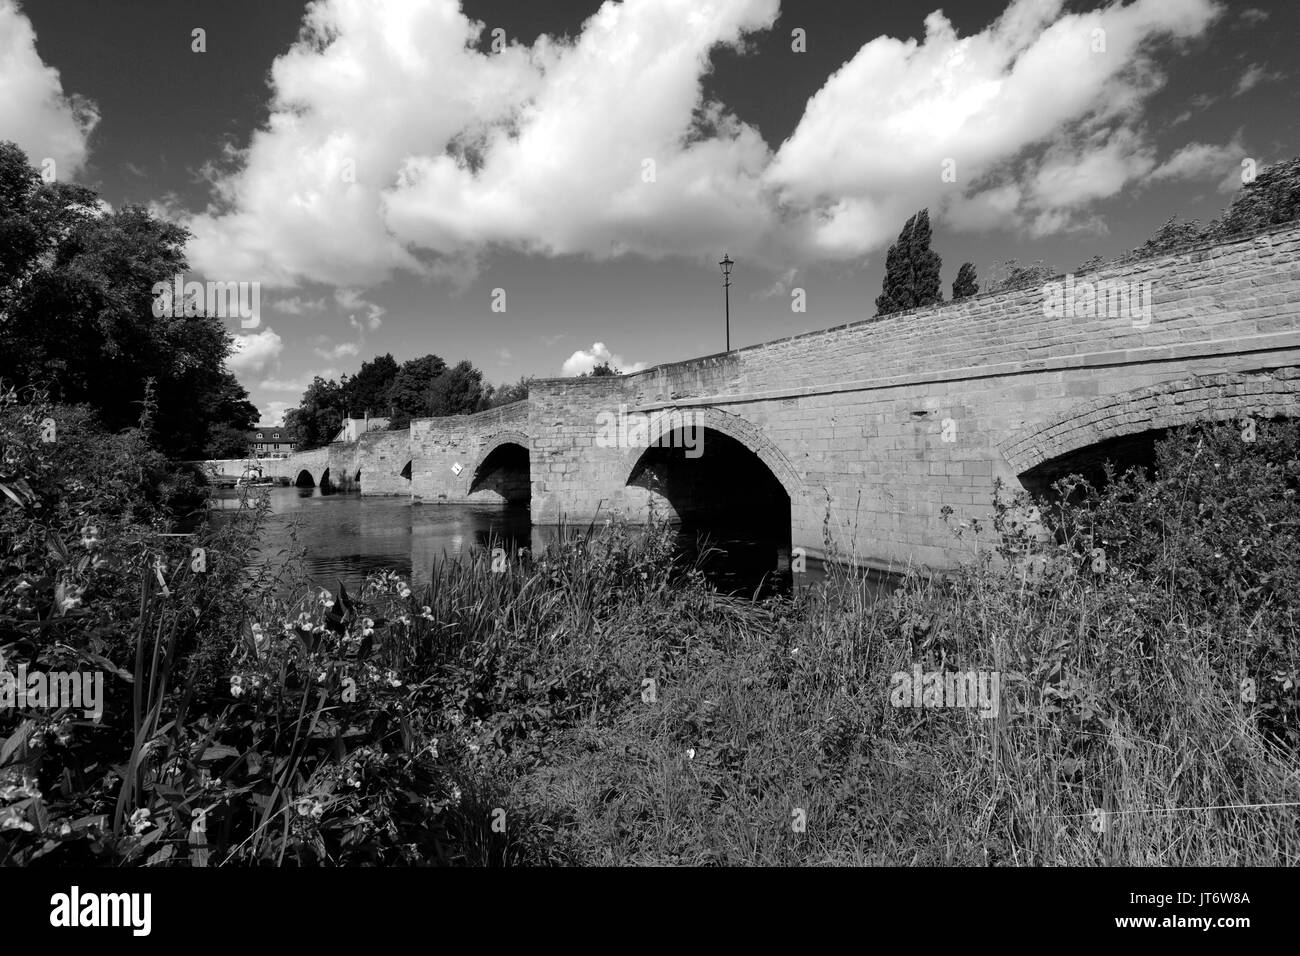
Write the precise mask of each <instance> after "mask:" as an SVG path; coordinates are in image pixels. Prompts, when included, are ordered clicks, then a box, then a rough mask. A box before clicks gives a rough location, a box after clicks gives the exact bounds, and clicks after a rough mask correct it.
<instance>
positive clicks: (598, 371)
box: [578, 359, 623, 378]
mask: <svg viewBox="0 0 1300 956" xmlns="http://www.w3.org/2000/svg"><path fill="white" fill-rule="evenodd" d="M622 374H623V373H622V372H620V371H619V370H618V369H616V368H615V367H614V366H612V365H610V364H609V360H608V359H606V360H605V361H604V362H601V363H600V364H599V365H597V366H595V367H594V368H592V370H591V371H590V372H583V373H582V374H581V375H580V376H578V377H579V378H586V377H587V376H591V377H592V378H601V377H603V376H605V375H622Z"/></svg>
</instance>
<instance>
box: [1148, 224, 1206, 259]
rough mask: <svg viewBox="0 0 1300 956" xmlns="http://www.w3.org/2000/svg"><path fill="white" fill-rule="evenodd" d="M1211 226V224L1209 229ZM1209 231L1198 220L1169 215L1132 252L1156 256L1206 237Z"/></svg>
mask: <svg viewBox="0 0 1300 956" xmlns="http://www.w3.org/2000/svg"><path fill="white" fill-rule="evenodd" d="M1213 228H1214V227H1213V225H1211V227H1210V229H1213ZM1209 231H1210V230H1208V229H1203V228H1201V223H1200V220H1197V219H1192V220H1179V218H1178V217H1177V216H1170V217H1169V218H1168V219H1167V220H1165V224H1164V225H1163V226H1161V227H1160V228H1159V229H1158V230H1156V234H1155V235H1154V236H1152V237H1151V238H1150V239H1148V240H1147V241H1146V242H1144V243H1142V245H1140V246H1138V247H1137V248H1136V249H1134V250H1133V254H1134V255H1136V256H1138V257H1141V258H1145V257H1146V256H1158V255H1160V254H1161V253H1163V252H1169V251H1170V250H1171V249H1177V248H1179V247H1180V246H1185V245H1188V244H1190V243H1193V242H1199V241H1201V240H1202V239H1205V238H1207V234H1208V233H1209Z"/></svg>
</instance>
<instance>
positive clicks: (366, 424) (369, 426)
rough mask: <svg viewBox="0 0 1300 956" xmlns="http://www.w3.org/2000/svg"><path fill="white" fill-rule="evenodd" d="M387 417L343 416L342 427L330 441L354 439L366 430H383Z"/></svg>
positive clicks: (386, 423) (386, 424)
mask: <svg viewBox="0 0 1300 956" xmlns="http://www.w3.org/2000/svg"><path fill="white" fill-rule="evenodd" d="M388 422H389V419H387V418H371V417H370V416H369V415H367V416H366V417H365V418H345V419H343V427H342V428H340V429H339V430H338V433H337V434H336V435H335V436H334V437H333V438H331V439H330V441H356V440H357V439H358V438H360V437H361V436H362V435H364V434H365V433H366V432H373V431H383V430H384V429H385V428H387V427H388Z"/></svg>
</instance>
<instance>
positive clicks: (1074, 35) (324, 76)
mask: <svg viewBox="0 0 1300 956" xmlns="http://www.w3.org/2000/svg"><path fill="white" fill-rule="evenodd" d="M1222 9H1223V8H1222V6H1221V5H1220V4H1218V3H1217V2H1216V0H1133V2H1130V3H1128V4H1119V3H1115V4H1112V5H1110V6H1107V7H1104V8H1102V9H1098V10H1093V11H1090V12H1084V13H1070V12H1066V10H1065V2H1064V0H1011V2H1010V4H1009V5H1008V7H1007V9H1006V10H1005V12H1004V13H1003V14H1002V16H1001V17H1000V18H999V19H998V20H997V21H995V22H994V23H993V24H992V25H990V26H989V27H988V28H987V29H985V30H983V31H982V32H980V33H977V34H974V35H971V36H965V37H959V36H958V35H957V32H956V30H955V28H954V27H953V26H952V24H951V23H950V22H949V20H948V19H947V18H946V17H945V16H944V15H943V13H942V12H939V11H936V12H934V13H931V14H930V15H929V16H928V17H926V19H925V35H924V38H923V39H922V40H920V41H917V40H906V41H904V40H897V39H893V38H890V37H884V36H882V37H877V38H876V39H874V40H872V41H870V42H869V43H867V44H865V45H864V46H863V47H862V48H861V49H860V50H859V51H858V52H857V54H856V55H855V56H854V57H853V58H852V59H850V60H849V61H848V62H847V63H845V64H844V65H843V66H842V67H841V68H840V69H839V70H837V71H836V72H835V73H834V74H832V75H831V76H830V77H829V78H828V79H827V80H826V82H825V84H824V85H823V87H822V88H821V89H820V90H819V91H818V92H817V93H816V94H815V95H814V96H813V97H812V98H811V99H810V100H809V101H808V104H807V106H806V109H805V111H804V115H803V117H802V119H801V121H800V122H799V124H798V126H797V128H796V129H795V131H794V133H793V134H792V135H791V136H790V138H789V139H787V140H786V141H785V142H784V143H783V144H782V145H781V146H780V148H779V149H778V150H776V152H775V153H773V151H772V150H771V149H770V148H769V147H768V145H767V144H766V143H765V142H764V141H763V139H762V137H761V136H760V135H759V133H758V131H757V130H756V129H754V128H753V127H752V126H749V125H747V124H745V123H743V122H741V121H739V120H738V119H737V118H736V117H735V116H733V115H732V114H730V113H728V112H727V110H726V108H725V107H724V106H723V105H722V104H719V103H715V102H709V101H707V100H706V99H705V98H704V96H703V92H702V85H701V84H702V79H703V77H704V75H705V73H706V72H707V71H708V70H709V69H710V56H711V54H712V52H713V51H714V50H715V48H717V47H719V46H731V47H740V46H742V45H743V44H744V42H745V37H746V35H747V34H750V33H752V32H754V31H759V30H765V29H768V28H770V27H771V26H772V24H773V23H774V21H775V18H776V16H777V13H778V0H710V2H708V3H701V2H700V0H626V2H623V3H615V2H612V0H611V2H606V3H604V4H603V5H602V6H601V7H600V9H599V10H598V11H597V12H596V14H594V15H593V16H592V17H591V18H590V19H589V20H588V21H587V22H586V23H585V24H584V25H583V28H582V30H581V32H580V33H579V34H578V36H577V37H575V38H574V39H571V40H570V39H554V38H551V37H546V36H543V37H539V38H538V40H537V41H536V42H535V43H533V44H532V45H531V46H524V45H522V44H518V43H514V44H511V45H509V46H508V47H507V48H506V49H505V50H504V51H502V52H499V53H482V52H479V51H478V50H477V49H476V48H475V44H476V43H477V42H478V41H479V40H480V39H481V38H482V36H483V33H484V30H485V29H486V26H485V25H484V24H481V23H478V22H475V21H472V20H469V19H467V18H466V17H465V16H464V14H463V13H462V12H461V10H460V6H459V3H458V2H457V0H383V2H382V3H381V4H380V8H379V12H378V13H377V12H376V9H375V3H374V2H373V0H319V2H317V3H315V4H313V5H311V6H310V7H309V8H308V10H307V13H306V14H305V21H304V24H305V26H304V31H303V33H302V35H301V37H300V39H299V41H298V42H297V43H296V44H295V45H294V46H293V47H292V48H291V49H290V50H289V51H288V52H287V53H286V54H284V55H283V56H281V57H279V58H278V59H277V60H276V61H275V63H274V65H273V67H272V70H271V85H272V90H273V96H272V100H271V103H270V118H269V120H268V122H267V124H266V125H265V126H264V127H263V128H262V129H261V130H259V131H257V132H256V133H255V134H254V136H253V137H252V139H251V141H250V143H249V145H248V147H247V148H246V149H243V150H237V151H233V152H232V153H231V154H230V155H229V156H227V157H225V158H224V159H223V162H222V164H221V165H220V166H219V167H214V170H213V171H212V174H211V175H212V181H213V189H214V197H213V202H212V204H211V205H210V207H209V208H208V209H206V210H205V211H204V212H203V213H201V214H199V215H197V216H194V217H192V218H191V220H190V221H189V223H188V224H189V226H190V228H191V229H192V230H193V231H194V234H195V238H194V240H193V242H192V243H191V246H190V250H189V252H190V257H191V260H192V261H193V262H194V263H195V266H196V268H197V269H199V270H200V271H203V272H205V273H208V274H222V275H241V276H242V275H247V276H250V277H257V278H261V279H262V280H263V281H264V282H265V283H266V284H268V285H272V286H274V285H283V286H294V285H296V284H298V283H300V282H303V281H315V282H320V283H325V284H329V285H333V286H338V287H341V289H342V290H345V291H346V290H354V289H356V288H364V287H367V286H370V285H373V284H376V283H378V282H380V281H382V280H383V279H385V278H387V277H388V276H390V275H391V274H392V273H393V272H395V271H397V270H410V271H413V272H417V273H420V274H423V275H426V276H433V277H442V278H451V279H453V280H455V281H457V282H460V283H462V284H463V283H464V282H465V281H466V277H467V276H469V275H472V274H473V271H474V270H475V268H476V267H477V263H478V261H479V259H480V257H481V256H482V255H483V254H484V253H485V251H486V250H489V249H492V248H494V247H507V248H513V249H517V250H523V251H526V252H530V253H534V254H539V255H550V256H560V255H569V254H578V255H586V256H592V257H596V258H606V257H612V256H619V255H623V254H639V255H644V256H648V257H662V256H698V255H700V254H703V253H706V252H707V253H709V254H710V255H714V254H716V250H718V249H720V248H723V247H728V248H730V249H731V250H732V251H736V252H737V253H738V254H739V255H742V256H745V257H747V259H748V260H749V261H752V262H755V263H757V264H760V265H766V266H768V267H771V268H773V270H774V271H784V270H788V269H789V268H791V267H792V266H799V265H803V264H805V263H807V262H809V261H813V260H818V259H832V260H834V259H856V258H860V257H861V256H863V255H865V254H867V253H869V252H871V251H873V250H876V249H880V248H883V247H884V246H885V245H887V244H888V242H889V241H891V240H892V239H893V238H894V237H895V236H896V235H897V232H898V228H899V226H900V225H901V224H902V222H903V221H905V220H906V218H907V217H908V216H909V215H911V213H913V212H914V211H915V210H916V209H918V208H920V207H921V206H924V205H927V204H928V205H932V206H934V207H935V208H934V209H933V212H934V214H935V217H936V218H943V217H944V216H945V215H950V216H951V217H952V221H953V222H954V223H959V224H965V225H967V226H969V227H971V228H987V227H988V226H989V225H992V224H1001V225H1004V226H1021V227H1023V228H1027V229H1033V230H1035V231H1038V230H1042V229H1048V230H1052V229H1077V228H1093V227H1094V226H1095V223H1096V221H1097V220H1096V215H1095V213H1093V212H1092V211H1090V209H1089V207H1090V206H1092V205H1094V204H1096V203H1097V202H1099V201H1101V200H1104V199H1106V198H1108V197H1112V196H1114V195H1116V194H1117V193H1118V192H1119V191H1121V190H1123V189H1124V188H1125V187H1126V186H1127V185H1128V184H1130V183H1133V182H1135V181H1142V180H1143V179H1144V177H1147V176H1149V175H1150V174H1151V172H1152V170H1153V169H1155V168H1156V166H1157V163H1158V160H1157V157H1156V155H1155V151H1154V149H1153V147H1152V145H1151V144H1150V142H1149V140H1148V138H1147V134H1146V132H1145V129H1144V127H1143V125H1142V122H1141V120H1142V112H1143V109H1144V106H1145V103H1146V100H1147V98H1148V97H1149V96H1150V95H1151V94H1153V93H1154V92H1155V91H1156V90H1158V89H1159V88H1160V87H1161V85H1162V84H1163V82H1164V78H1163V75H1162V73H1161V71H1160V70H1159V69H1158V67H1157V65H1156V59H1155V52H1156V46H1157V45H1160V44H1169V43H1170V42H1173V43H1174V44H1176V43H1177V42H1178V41H1182V40H1187V39H1190V38H1193V37H1196V36H1199V35H1200V34H1202V33H1203V32H1204V31H1205V30H1206V28H1207V27H1208V25H1209V24H1210V23H1211V22H1212V21H1213V20H1214V18H1215V17H1216V16H1217V15H1218V14H1219V13H1220V12H1222ZM1098 30H1101V31H1103V34H1101V36H1103V37H1104V50H1099V49H1098V48H1097V43H1098V40H1097V37H1098V34H1097V33H1096V31H1098ZM948 159H951V160H953V161H955V163H956V171H957V181H956V182H955V183H951V184H942V183H941V181H940V171H941V168H942V165H941V164H943V162H944V161H945V160H948ZM936 190H945V191H946V196H945V197H944V198H943V199H942V200H941V201H938V202H936V201H935V199H934V197H935V194H936ZM349 295H350V296H351V297H352V298H355V299H356V300H357V305H356V307H355V308H352V309H351V310H350V311H351V314H350V316H349V321H350V322H351V323H352V325H353V326H354V327H355V328H357V329H371V330H373V329H375V328H377V327H378V325H379V324H380V322H381V319H382V316H383V310H382V308H380V307H378V306H374V305H372V304H369V303H365V304H364V305H363V304H362V300H360V297H359V293H355V292H350V293H349ZM341 304H342V303H341ZM345 308H346V306H345Z"/></svg>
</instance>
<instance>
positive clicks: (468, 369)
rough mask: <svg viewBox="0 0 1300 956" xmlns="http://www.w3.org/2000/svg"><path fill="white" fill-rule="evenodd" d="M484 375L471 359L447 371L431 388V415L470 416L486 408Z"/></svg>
mask: <svg viewBox="0 0 1300 956" xmlns="http://www.w3.org/2000/svg"><path fill="white" fill-rule="evenodd" d="M484 401H485V396H484V393H483V373H482V372H480V371H479V370H478V369H476V368H475V367H474V366H473V365H472V364H471V363H470V361H469V359H462V360H461V361H459V362H457V363H456V365H455V366H454V367H453V368H449V369H447V371H445V372H443V373H442V374H441V375H439V376H438V377H437V378H436V379H434V380H433V384H432V385H430V386H429V399H428V405H429V414H430V415H433V416H435V417H439V416H442V415H468V414H470V413H471V412H477V411H480V410H482V409H483V407H484Z"/></svg>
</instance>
